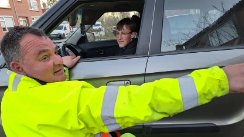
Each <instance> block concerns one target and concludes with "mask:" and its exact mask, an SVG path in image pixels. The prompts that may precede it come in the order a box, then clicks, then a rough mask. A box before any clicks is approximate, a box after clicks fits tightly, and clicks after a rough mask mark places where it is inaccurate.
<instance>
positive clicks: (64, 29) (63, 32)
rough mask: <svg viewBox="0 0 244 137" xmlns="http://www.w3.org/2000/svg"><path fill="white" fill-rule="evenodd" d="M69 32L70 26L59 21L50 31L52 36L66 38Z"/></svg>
mask: <svg viewBox="0 0 244 137" xmlns="http://www.w3.org/2000/svg"><path fill="white" fill-rule="evenodd" d="M70 32H71V27H70V25H69V24H68V23H61V24H60V25H59V26H58V27H57V28H55V30H53V31H52V33H51V37H52V38H60V39H64V38H66V37H67V36H68V35H69V34H70Z"/></svg>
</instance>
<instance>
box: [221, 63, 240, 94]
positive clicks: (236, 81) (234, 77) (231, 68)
mask: <svg viewBox="0 0 244 137" xmlns="http://www.w3.org/2000/svg"><path fill="white" fill-rule="evenodd" d="M223 69H224V71H225V73H226V75H227V77H228V80H229V87H230V92H232V93H244V63H242V64H235V65H228V66H226V67H224V68H223Z"/></svg>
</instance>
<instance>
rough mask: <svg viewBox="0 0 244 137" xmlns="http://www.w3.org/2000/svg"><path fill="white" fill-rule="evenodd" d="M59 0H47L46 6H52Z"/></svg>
mask: <svg viewBox="0 0 244 137" xmlns="http://www.w3.org/2000/svg"><path fill="white" fill-rule="evenodd" d="M57 1H59V0H47V6H48V7H52V6H53V5H54V4H55V3H56V2H57Z"/></svg>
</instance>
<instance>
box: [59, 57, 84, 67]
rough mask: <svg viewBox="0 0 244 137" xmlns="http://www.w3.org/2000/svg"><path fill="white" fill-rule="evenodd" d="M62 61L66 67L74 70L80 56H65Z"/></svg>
mask: <svg viewBox="0 0 244 137" xmlns="http://www.w3.org/2000/svg"><path fill="white" fill-rule="evenodd" d="M62 59H63V64H64V65H65V66H67V67H68V68H72V67H73V66H74V65H75V64H76V63H77V62H78V61H79V59H80V56H77V57H76V56H64V57H62Z"/></svg>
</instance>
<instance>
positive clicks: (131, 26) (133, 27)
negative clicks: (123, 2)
mask: <svg viewBox="0 0 244 137" xmlns="http://www.w3.org/2000/svg"><path fill="white" fill-rule="evenodd" d="M124 25H126V26H128V27H129V29H130V30H131V32H137V33H138V31H139V26H138V25H137V24H136V22H135V21H134V20H132V19H131V18H124V19H122V20H120V21H119V22H118V23H117V25H116V27H117V30H122V28H123V27H124Z"/></svg>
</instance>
